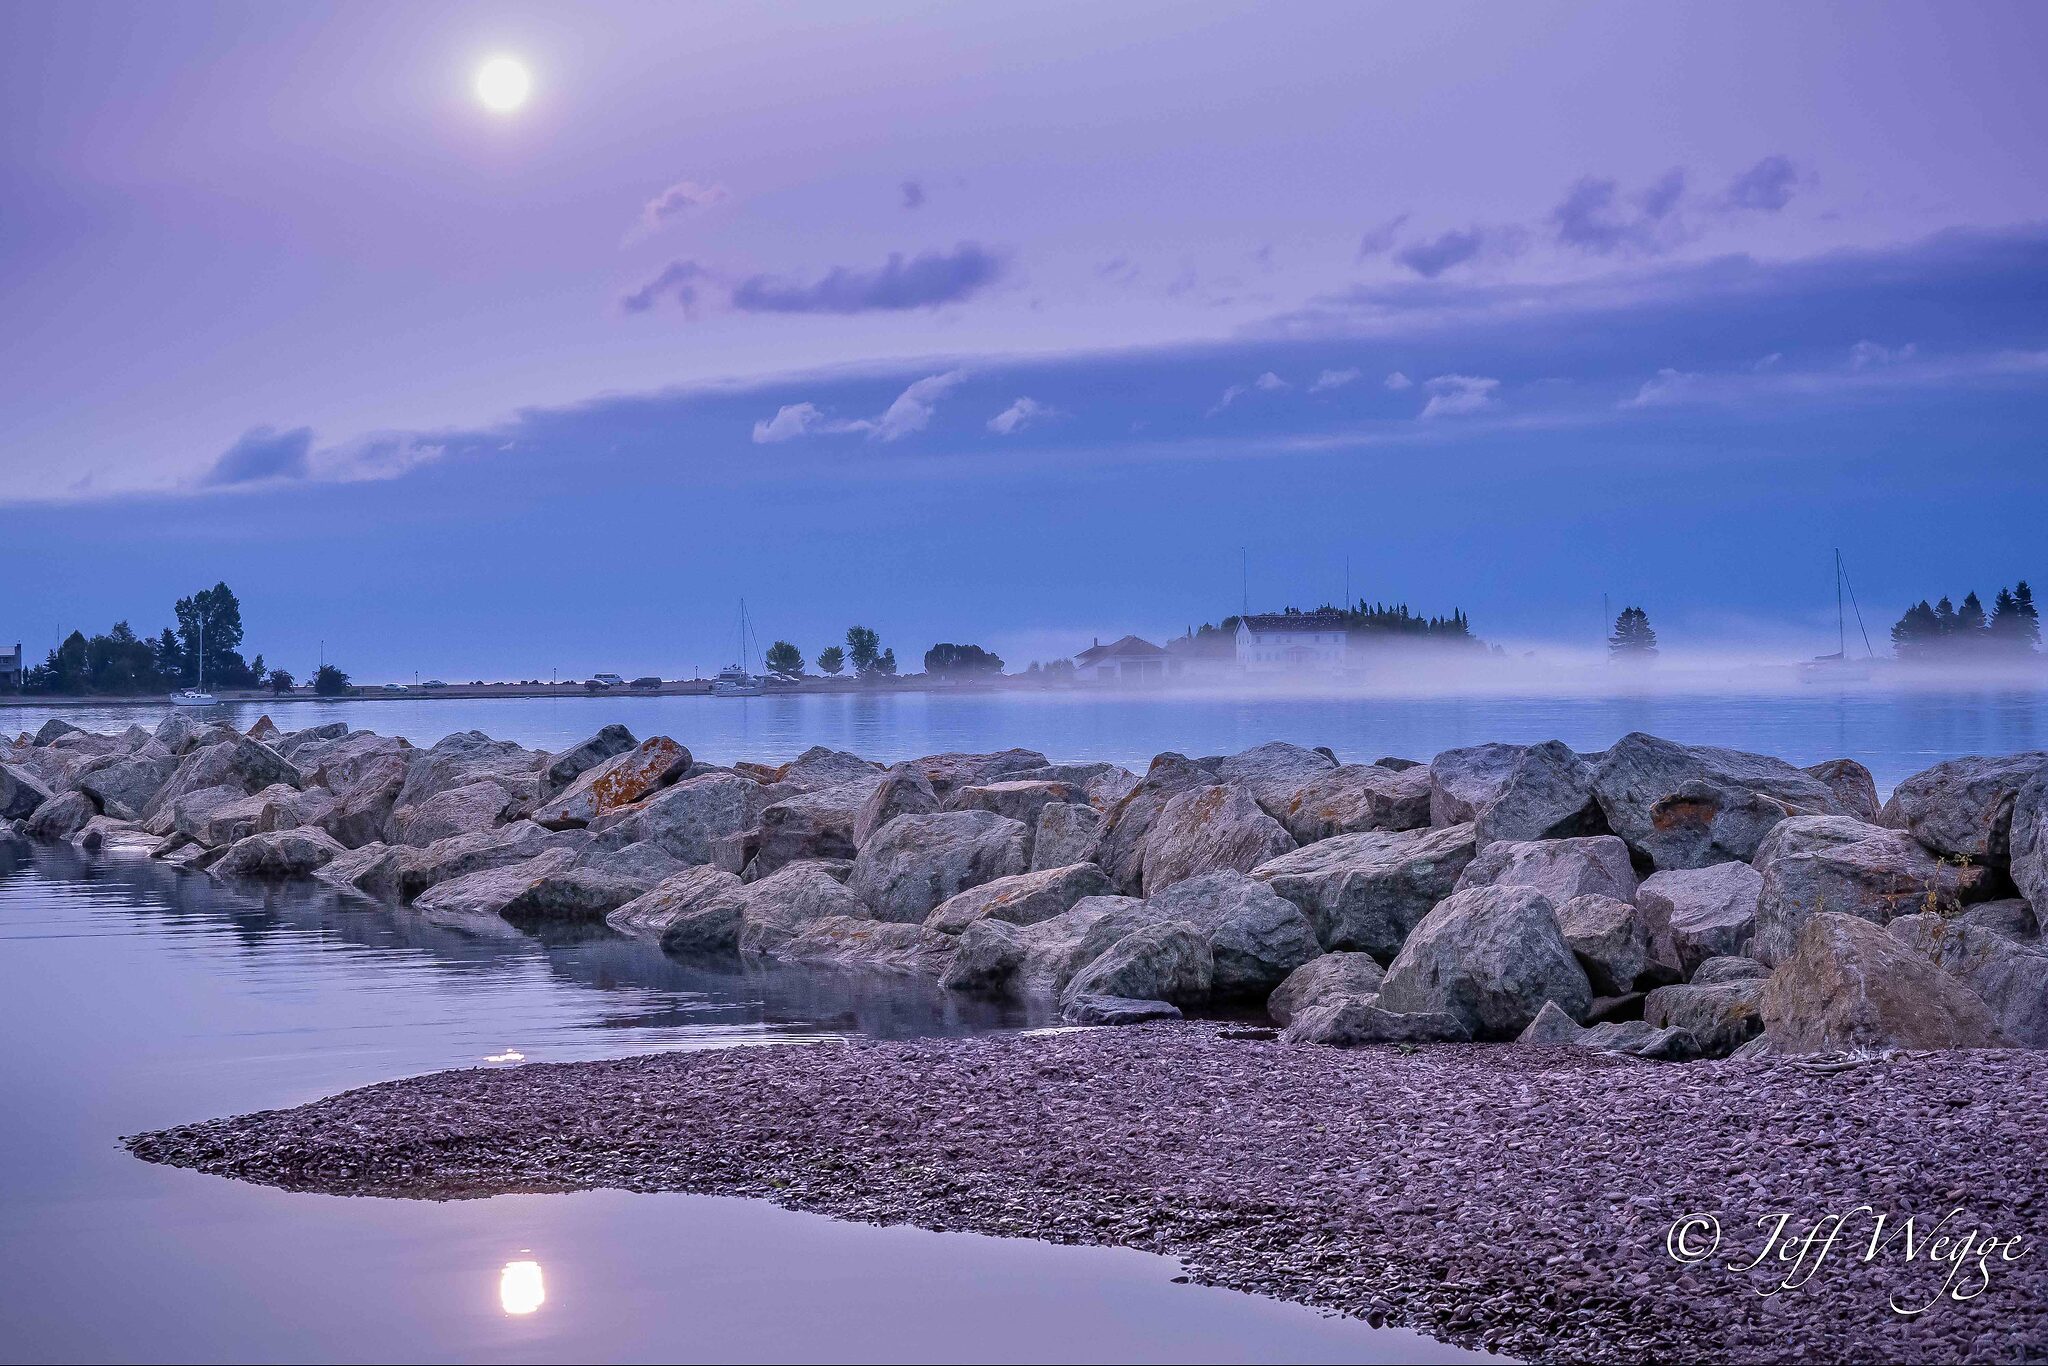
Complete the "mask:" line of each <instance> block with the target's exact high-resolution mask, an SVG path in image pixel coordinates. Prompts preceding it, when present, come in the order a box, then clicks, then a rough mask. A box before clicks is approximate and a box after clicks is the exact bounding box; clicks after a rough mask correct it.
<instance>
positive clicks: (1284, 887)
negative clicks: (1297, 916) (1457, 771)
mask: <svg viewBox="0 0 2048 1366" xmlns="http://www.w3.org/2000/svg"><path fill="white" fill-rule="evenodd" d="M1472 855H1473V843H1472V827H1471V826H1469V825H1452V826H1445V827H1442V828H1433V829H1428V830H1399V831H1396V830H1366V831H1361V832H1359V833H1358V834H1355V835H1338V836H1336V837H1335V838H1334V839H1327V840H1323V841H1321V842H1320V843H1317V844H1311V845H1309V846H1308V847H1306V848H1304V849H1297V850H1295V851H1294V852H1293V853H1291V854H1282V855H1281V856H1280V857H1279V858H1276V859H1273V860H1270V861H1269V862H1266V863H1262V864H1260V865H1259V866H1258V867H1257V868H1254V869H1253V870H1252V873H1251V875H1252V876H1253V877H1254V878H1257V879H1258V880H1259V881H1261V882H1264V883H1266V884H1267V885H1268V886H1270V887H1272V889H1273V890H1274V891H1275V892H1278V893H1279V894H1280V895H1281V896H1284V897H1286V898H1287V899H1288V900H1289V901H1292V902H1293V903H1294V904H1295V905H1297V906H1299V907H1301V909H1302V910H1303V911H1304V912H1305V913H1306V914H1307V915H1308V918H1309V923H1310V924H1312V925H1314V926H1315V930H1316V938H1317V939H1318V940H1320V941H1321V943H1322V945H1323V947H1324V948H1326V949H1331V950H1336V949H1350V950H1356V951H1358V952H1362V953H1369V954H1371V955H1373V957H1375V958H1380V959H1387V958H1392V957H1393V956H1394V954H1395V953H1397V952H1399V951H1400V948H1401V943H1402V941H1403V940H1404V939H1406V938H1407V937H1408V932H1409V931H1410V930H1411V929H1413V928H1414V927H1415V925H1416V924H1417V923H1418V922H1419V921H1421V919H1422V918H1423V916H1425V915H1427V914H1428V913H1429V908H1430V907H1432V906H1434V905H1436V904H1437V903H1438V902H1439V901H1442V900H1443V899H1444V898H1445V897H1447V896H1449V895H1450V894H1451V892H1452V890H1453V889H1454V888H1455V887H1456V885H1457V882H1458V878H1459V876H1460V875H1461V874H1463V873H1464V871H1465V867H1466V865H1467V864H1469V863H1470V862H1471V861H1472Z"/></svg>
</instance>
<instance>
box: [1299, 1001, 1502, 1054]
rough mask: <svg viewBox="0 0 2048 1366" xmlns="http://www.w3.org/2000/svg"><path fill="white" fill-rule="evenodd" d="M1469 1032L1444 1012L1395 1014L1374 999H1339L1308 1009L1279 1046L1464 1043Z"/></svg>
mask: <svg viewBox="0 0 2048 1366" xmlns="http://www.w3.org/2000/svg"><path fill="white" fill-rule="evenodd" d="M1471 1037H1472V1031H1471V1030H1470V1029H1468V1028H1467V1027H1466V1025H1465V1022H1464V1021H1463V1020H1461V1019H1459V1018H1458V1017H1457V1016H1455V1015H1451V1014H1448V1013H1446V1012H1443V1011H1412V1012H1411V1011H1398V1010H1388V1009H1386V1008H1385V1007H1383V1006H1382V1005H1381V1004H1380V1002H1379V998H1378V997H1376V996H1338V997H1333V998H1331V999H1329V1000H1324V1001H1320V1002H1317V1003H1316V1004H1315V1005H1312V1006H1309V1007H1308V1008H1307V1009H1305V1010H1303V1011H1302V1012H1301V1013H1300V1014H1299V1015H1297V1016H1295V1017H1294V1019H1293V1020H1291V1021H1290V1022H1289V1023H1288V1026H1287V1028H1286V1029H1284V1030H1282V1031H1281V1032H1280V1042H1282V1043H1304V1044H1323V1045H1325V1046H1328V1047H1331V1048H1361V1047H1364V1046H1365V1045H1367V1044H1382V1043H1395V1044H1417V1043H1465V1042H1467V1041H1469V1040H1470V1039H1471Z"/></svg>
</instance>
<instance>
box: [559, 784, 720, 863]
mask: <svg viewBox="0 0 2048 1366" xmlns="http://www.w3.org/2000/svg"><path fill="white" fill-rule="evenodd" d="M758 788H759V784H757V783H755V782H754V780H753V779H751V778H743V777H741V776H740V775H739V774H737V773H705V774H702V775H700V776H699V777H695V778H685V779H683V780H682V781H681V782H679V783H677V784H676V785H675V786H673V787H666V788H663V789H662V790H660V791H659V792H656V793H655V794H654V795H653V796H651V797H648V798H647V799H645V800H644V801H641V802H638V803H636V804H635V805H632V806H629V807H625V808H623V809H621V810H617V811H612V812H608V813H606V814H605V815H602V816H599V817H598V818H597V819H596V820H594V821H592V822H591V824H590V829H591V830H592V832H593V833H596V834H598V835H601V836H613V835H616V836H618V837H620V838H622V839H625V840H629V841H644V842H647V843H651V844H657V845H659V846H661V847H662V848H663V849H665V850H667V851H668V852H669V854H671V855H672V856H673V857H675V858H676V859H678V860H679V861H681V862H683V863H710V862H711V861H712V858H713V855H714V853H715V852H716V846H717V842H718V841H719V840H720V839H723V838H726V837H728V836H731V835H735V834H737V833H739V832H740V831H742V830H744V829H746V828H747V826H748V824H749V823H750V818H751V815H752V813H750V811H749V809H748V803H749V800H750V799H751V798H752V796H753V794H754V793H755V792H756V791H757V790H758Z"/></svg>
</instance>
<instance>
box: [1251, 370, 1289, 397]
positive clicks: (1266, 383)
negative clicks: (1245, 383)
mask: <svg viewBox="0 0 2048 1366" xmlns="http://www.w3.org/2000/svg"><path fill="white" fill-rule="evenodd" d="M1293 387H1294V386H1293V385H1291V384H1289V383H1288V382H1287V381H1286V380H1284V379H1282V378H1280V376H1278V375H1276V374H1274V373H1273V372H1272V371H1271V370H1268V371H1267V372H1266V373H1265V374H1263V375H1260V376H1259V377H1258V378H1257V379H1255V380H1253V381H1252V388H1254V389H1257V390H1258V391H1259V392H1260V393H1262V394H1277V393H1281V392H1283V391H1285V390H1288V389H1292V388H1293Z"/></svg>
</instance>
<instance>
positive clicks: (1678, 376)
mask: <svg viewBox="0 0 2048 1366" xmlns="http://www.w3.org/2000/svg"><path fill="white" fill-rule="evenodd" d="M1700 382H1701V376H1699V375H1696V374H1693V373H1691V372H1690V371H1685V370H1674V369H1672V368H1671V367H1670V366H1666V367H1664V368H1663V369H1662V370H1659V371H1658V372H1657V373H1656V374H1654V375H1652V376H1651V377H1650V378H1648V379H1646V380H1644V381H1643V387H1642V388H1640V389H1638V390H1636V392H1635V396H1634V397H1633V398H1625V399H1623V400H1622V401H1621V406H1622V407H1624V408H1654V407H1657V406H1659V405H1661V404H1666V403H1678V402H1681V401H1683V400H1684V399H1685V398H1687V397H1688V396H1690V395H1691V394H1693V393H1694V392H1696V391H1697V390H1698V388H1699V386H1700Z"/></svg>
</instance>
